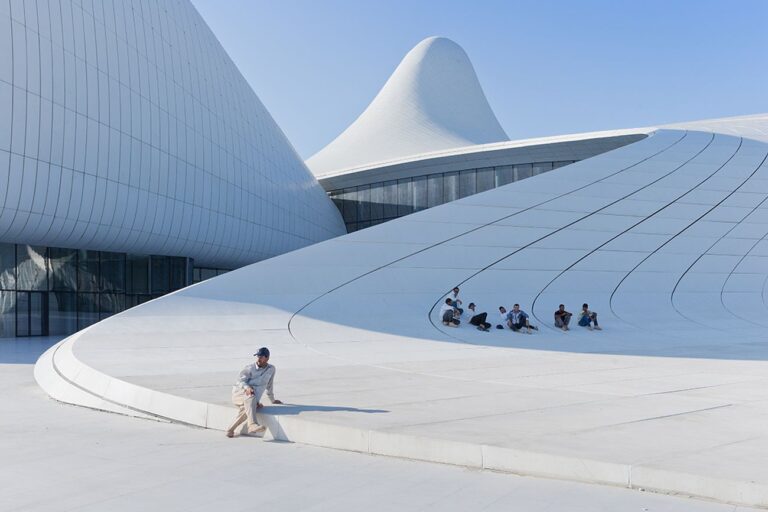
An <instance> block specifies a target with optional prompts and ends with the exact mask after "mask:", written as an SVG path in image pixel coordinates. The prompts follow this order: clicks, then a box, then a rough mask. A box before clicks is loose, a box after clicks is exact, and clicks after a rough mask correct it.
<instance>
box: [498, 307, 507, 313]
mask: <svg viewBox="0 0 768 512" xmlns="http://www.w3.org/2000/svg"><path fill="white" fill-rule="evenodd" d="M499 312H501V313H506V312H507V308H505V307H504V306H499Z"/></svg>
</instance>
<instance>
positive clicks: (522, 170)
mask: <svg viewBox="0 0 768 512" xmlns="http://www.w3.org/2000/svg"><path fill="white" fill-rule="evenodd" d="M531 172H533V167H532V166H531V164H519V165H516V166H515V181H518V180H524V179H525V178H530V177H531Z"/></svg>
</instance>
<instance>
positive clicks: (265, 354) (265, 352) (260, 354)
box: [253, 347, 269, 368]
mask: <svg viewBox="0 0 768 512" xmlns="http://www.w3.org/2000/svg"><path fill="white" fill-rule="evenodd" d="M253 355H254V356H255V357H256V364H257V365H258V366H259V368H264V367H265V366H267V363H268V362H269V349H268V348H267V347H261V348H260V349H259V350H258V351H257V352H256V353H255V354H253Z"/></svg>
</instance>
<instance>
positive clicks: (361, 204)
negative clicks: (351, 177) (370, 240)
mask: <svg viewBox="0 0 768 512" xmlns="http://www.w3.org/2000/svg"><path fill="white" fill-rule="evenodd" d="M357 220H359V221H368V220H371V187H369V186H368V185H363V186H361V187H357Z"/></svg>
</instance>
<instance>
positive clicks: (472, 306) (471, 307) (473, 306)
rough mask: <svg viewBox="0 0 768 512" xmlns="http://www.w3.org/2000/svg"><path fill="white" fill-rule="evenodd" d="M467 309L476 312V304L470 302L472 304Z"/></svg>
mask: <svg viewBox="0 0 768 512" xmlns="http://www.w3.org/2000/svg"><path fill="white" fill-rule="evenodd" d="M467 307H468V308H469V309H471V310H472V311H474V310H475V303H474V302H470V303H469V306H467Z"/></svg>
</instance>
